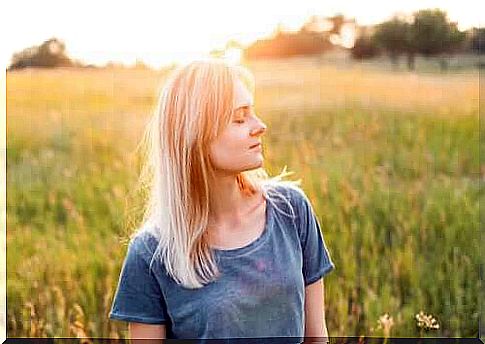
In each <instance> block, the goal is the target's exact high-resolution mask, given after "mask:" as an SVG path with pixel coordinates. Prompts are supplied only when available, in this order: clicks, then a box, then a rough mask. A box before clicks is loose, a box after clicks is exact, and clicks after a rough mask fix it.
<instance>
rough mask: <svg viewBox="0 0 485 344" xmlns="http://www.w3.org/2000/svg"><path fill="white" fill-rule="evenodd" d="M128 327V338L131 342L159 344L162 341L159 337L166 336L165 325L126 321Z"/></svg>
mask: <svg viewBox="0 0 485 344" xmlns="http://www.w3.org/2000/svg"><path fill="white" fill-rule="evenodd" d="M128 329H129V332H130V338H131V342H132V343H140V344H141V343H143V344H152V343H153V344H155V343H157V344H160V343H163V342H164V341H162V340H160V339H165V338H166V330H165V325H149V324H142V323H135V322H130V323H128ZM135 338H136V339H135ZM137 339H141V340H137ZM147 339H152V340H147Z"/></svg>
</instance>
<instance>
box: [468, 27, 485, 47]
mask: <svg viewBox="0 0 485 344" xmlns="http://www.w3.org/2000/svg"><path fill="white" fill-rule="evenodd" d="M484 48H485V28H483V27H482V28H478V29H477V28H473V29H472V32H471V38H470V49H471V51H473V52H474V53H476V54H483V53H484V52H485V49H484Z"/></svg>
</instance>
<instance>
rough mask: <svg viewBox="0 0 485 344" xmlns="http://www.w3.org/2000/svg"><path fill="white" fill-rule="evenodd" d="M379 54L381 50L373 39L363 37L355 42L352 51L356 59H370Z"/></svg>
mask: <svg viewBox="0 0 485 344" xmlns="http://www.w3.org/2000/svg"><path fill="white" fill-rule="evenodd" d="M378 54H379V49H378V48H377V45H376V43H375V41H374V40H373V39H372V37H369V36H365V35H362V36H360V37H359V38H357V39H356V40H355V43H354V46H353V47H352V49H351V56H352V57H353V58H354V59H368V58H372V57H375V56H377V55H378Z"/></svg>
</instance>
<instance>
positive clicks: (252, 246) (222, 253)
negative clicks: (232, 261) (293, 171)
mask: <svg viewBox="0 0 485 344" xmlns="http://www.w3.org/2000/svg"><path fill="white" fill-rule="evenodd" d="M265 202H266V209H265V225H264V229H263V232H262V233H261V235H260V236H259V237H258V238H257V239H255V240H253V241H251V242H250V243H249V244H247V245H246V246H242V247H237V248H232V249H227V250H225V249H218V248H212V250H213V251H214V252H215V254H216V255H217V256H219V257H222V258H226V257H227V258H235V257H239V256H242V255H245V254H247V253H249V252H252V251H253V250H256V249H257V248H258V247H260V246H261V245H262V244H264V242H265V241H266V239H267V238H268V236H269V232H270V229H271V228H272V227H273V216H271V211H272V209H271V202H270V201H269V200H268V198H267V197H266V196H265Z"/></svg>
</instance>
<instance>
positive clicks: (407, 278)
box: [7, 63, 483, 337]
mask: <svg viewBox="0 0 485 344" xmlns="http://www.w3.org/2000/svg"><path fill="white" fill-rule="evenodd" d="M251 68H252V69H253V70H254V72H255V75H256V80H257V91H256V103H257V110H258V112H259V113H260V115H261V117H262V118H263V120H264V121H265V122H266V123H267V125H268V132H267V135H266V136H265V138H264V147H265V148H264V149H265V151H264V152H265V158H266V160H265V167H266V168H267V170H268V171H269V172H270V174H276V173H278V172H280V170H281V169H282V168H283V166H285V165H287V166H288V168H289V170H291V171H295V172H296V174H295V176H294V177H295V178H302V180H303V188H304V190H305V191H306V193H307V194H308V195H309V197H310V199H311V201H312V203H313V205H314V207H315V211H316V213H317V215H318V218H319V221H320V223H321V225H322V230H323V232H324V237H325V240H326V243H327V245H328V247H329V250H330V252H331V255H332V259H333V260H334V262H335V265H336V267H337V268H336V270H335V271H334V272H333V273H332V274H330V275H328V277H326V279H325V286H326V287H325V289H326V295H325V298H326V317H327V326H328V329H329V332H330V335H331V336H357V335H381V332H380V330H377V329H376V325H377V320H378V319H379V316H381V315H382V314H384V313H389V314H390V315H391V316H392V317H393V319H394V326H393V328H392V331H391V334H392V335H393V336H416V335H418V330H417V328H416V322H415V320H414V316H415V314H417V313H418V312H419V311H420V310H423V311H424V312H426V313H431V314H433V315H434V316H435V317H436V318H437V320H438V322H439V323H440V329H439V330H437V331H433V332H430V333H428V334H427V335H428V336H477V334H478V310H479V290H480V279H479V265H480V252H479V242H480V237H479V199H480V198H483V195H482V194H481V193H480V191H479V182H480V178H483V177H482V174H483V166H481V165H480V156H479V149H478V148H479V143H480V142H479V122H478V105H477V99H478V80H477V78H476V75H474V74H470V73H469V74H462V75H461V74H460V75H457V74H450V73H448V74H444V75H439V74H438V75H434V76H429V75H415V74H406V73H404V74H403V73H400V74H394V73H390V72H379V71H361V70H337V69H332V68H331V67H328V66H324V67H321V68H320V67H318V69H316V67H315V66H313V65H308V64H296V63H295V64H292V65H291V64H282V65H275V66H274V70H272V69H269V68H268V66H266V65H265V64H264V63H260V64H253V65H251ZM162 77H163V76H162V75H159V74H155V73H151V72H146V71H121V70H118V71H117V70H112V71H90V72H82V71H68V70H60V71H33V72H29V71H25V72H19V73H9V74H8V76H7V173H8V174H7V214H8V217H7V245H8V250H7V278H8V286H7V297H8V302H9V303H8V311H7V323H8V334H9V336H10V337H17V336H63V337H66V336H76V335H79V336H83V335H87V336H93V337H124V336H125V335H126V324H123V323H118V322H113V321H109V320H108V312H109V307H110V306H111V299H112V297H113V293H114V290H115V288H116V285H117V282H118V276H119V270H120V268H121V263H122V260H123V257H124V253H125V249H126V247H125V246H123V244H122V243H121V241H122V239H123V238H124V237H125V236H126V234H127V233H128V232H129V231H131V230H133V229H134V228H133V226H134V224H135V223H136V222H135V221H136V219H137V211H136V209H137V208H136V199H137V196H136V195H133V193H132V188H133V187H134V185H135V181H136V177H137V175H136V173H137V169H138V160H137V158H136V156H135V155H134V152H135V151H134V150H135V146H136V144H137V143H138V140H139V139H140V137H141V133H142V130H143V125H144V123H145V121H146V120H147V118H148V117H147V116H148V115H149V114H150V111H151V110H152V109H153V108H154V106H155V101H156V91H157V88H158V87H159V85H160V82H161V81H162ZM480 171H482V172H480ZM134 207H135V208H134Z"/></svg>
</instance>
